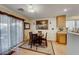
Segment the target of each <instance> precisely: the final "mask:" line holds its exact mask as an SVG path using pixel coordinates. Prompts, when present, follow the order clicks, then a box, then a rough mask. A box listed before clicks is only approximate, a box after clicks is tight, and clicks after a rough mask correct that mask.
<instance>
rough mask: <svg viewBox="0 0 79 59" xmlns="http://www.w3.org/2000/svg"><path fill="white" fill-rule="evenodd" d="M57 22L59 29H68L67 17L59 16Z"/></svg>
mask: <svg viewBox="0 0 79 59" xmlns="http://www.w3.org/2000/svg"><path fill="white" fill-rule="evenodd" d="M56 22H57V27H58V28H63V27H66V15H61V16H57V17H56Z"/></svg>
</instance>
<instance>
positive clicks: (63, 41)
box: [59, 34, 66, 44]
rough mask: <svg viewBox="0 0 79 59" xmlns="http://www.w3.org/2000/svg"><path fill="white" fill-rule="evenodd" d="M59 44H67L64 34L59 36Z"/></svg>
mask: <svg viewBox="0 0 79 59" xmlns="http://www.w3.org/2000/svg"><path fill="white" fill-rule="evenodd" d="M59 43H63V44H65V43H66V35H64V34H60V35H59Z"/></svg>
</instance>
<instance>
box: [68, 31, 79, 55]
mask: <svg viewBox="0 0 79 59" xmlns="http://www.w3.org/2000/svg"><path fill="white" fill-rule="evenodd" d="M67 47H68V54H69V55H79V33H75V32H68V33H67Z"/></svg>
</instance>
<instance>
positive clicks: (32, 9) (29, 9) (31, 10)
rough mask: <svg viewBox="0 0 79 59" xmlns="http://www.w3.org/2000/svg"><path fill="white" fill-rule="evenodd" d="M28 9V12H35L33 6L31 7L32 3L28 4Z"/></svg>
mask: <svg viewBox="0 0 79 59" xmlns="http://www.w3.org/2000/svg"><path fill="white" fill-rule="evenodd" d="M28 11H29V12H32V13H34V12H35V10H34V8H33V5H32V4H30V5H28Z"/></svg>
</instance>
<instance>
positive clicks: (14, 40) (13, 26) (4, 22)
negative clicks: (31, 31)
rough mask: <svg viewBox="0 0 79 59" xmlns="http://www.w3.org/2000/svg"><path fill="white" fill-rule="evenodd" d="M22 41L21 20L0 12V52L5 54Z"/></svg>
mask: <svg viewBox="0 0 79 59" xmlns="http://www.w3.org/2000/svg"><path fill="white" fill-rule="evenodd" d="M22 41H23V21H22V20H19V19H17V18H14V17H10V16H8V15H4V14H0V54H7V53H8V52H9V51H10V50H11V49H12V48H13V47H14V46H16V45H17V44H18V43H20V42H22Z"/></svg>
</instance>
